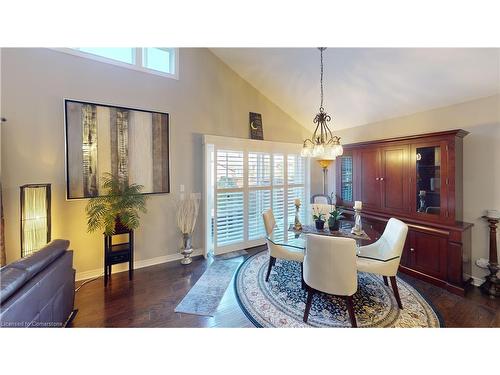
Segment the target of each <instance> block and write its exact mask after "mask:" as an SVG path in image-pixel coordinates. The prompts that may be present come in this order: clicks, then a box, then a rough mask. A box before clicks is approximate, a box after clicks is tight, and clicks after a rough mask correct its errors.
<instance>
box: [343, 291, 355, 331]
mask: <svg viewBox="0 0 500 375" xmlns="http://www.w3.org/2000/svg"><path fill="white" fill-rule="evenodd" d="M345 302H346V304H347V311H348V312H349V317H350V318H351V326H352V327H353V328H357V327H358V325H357V323H356V315H355V314H354V304H353V303H352V296H347V297H345Z"/></svg>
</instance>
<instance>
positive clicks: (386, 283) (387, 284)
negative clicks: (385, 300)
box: [382, 276, 389, 286]
mask: <svg viewBox="0 0 500 375" xmlns="http://www.w3.org/2000/svg"><path fill="white" fill-rule="evenodd" d="M382 277H383V278H384V284H385V286H389V282H388V281H387V276H382Z"/></svg>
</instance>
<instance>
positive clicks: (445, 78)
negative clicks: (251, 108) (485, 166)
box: [212, 48, 500, 129]
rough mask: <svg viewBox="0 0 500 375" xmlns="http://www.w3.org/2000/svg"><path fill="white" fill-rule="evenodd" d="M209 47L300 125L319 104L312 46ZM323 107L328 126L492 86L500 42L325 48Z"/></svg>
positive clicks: (499, 64)
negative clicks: (479, 45)
mask: <svg viewBox="0 0 500 375" xmlns="http://www.w3.org/2000/svg"><path fill="white" fill-rule="evenodd" d="M212 51H213V52H214V53H215V54H216V55H217V56H218V57H219V58H220V59H222V60H223V61H224V62H225V63H226V64H228V65H229V66H230V67H231V68H232V69H233V70H234V71H236V72H237V73H238V74H239V75H240V76H242V77H243V78H244V79H245V80H247V81H248V82H250V84H252V85H253V86H254V87H256V88H257V89H258V90H259V91H260V92H262V93H263V94H264V95H266V96H267V97H268V98H269V99H270V100H272V101H273V102H274V103H276V104H277V105H278V106H279V107H281V108H282V109H283V110H284V111H285V112H287V113H288V114H289V115H290V116H292V117H293V118H294V119H295V120H297V121H298V122H299V123H301V124H302V125H303V126H305V127H307V128H309V127H311V128H312V126H313V124H312V118H313V117H314V115H315V114H316V112H317V110H318V108H319V100H320V89H319V73H320V68H319V59H320V55H319V51H318V50H317V49H316V48H213V49H212ZM324 69H325V72H324V74H325V76H324V85H325V104H324V107H325V110H326V111H327V112H328V113H329V114H331V115H332V118H333V120H332V121H333V127H334V128H335V129H341V128H348V127H353V126H358V125H363V124H367V123H371V122H376V121H380V120H385V119H388V118H393V117H398V116H403V115H407V114H411V113H415V112H420V111H424V110H428V109H431V108H437V107H442V106H446V105H450V104H455V103H459V102H463V101H467V100H472V99H476V98H480V97H485V96H489V95H494V94H498V93H500V49H493V48H328V49H327V50H326V51H325V52H324Z"/></svg>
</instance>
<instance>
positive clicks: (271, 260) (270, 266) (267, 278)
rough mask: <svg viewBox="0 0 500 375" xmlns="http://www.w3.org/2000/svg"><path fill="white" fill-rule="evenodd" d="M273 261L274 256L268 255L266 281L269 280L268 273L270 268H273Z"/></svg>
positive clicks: (274, 259) (274, 260)
mask: <svg viewBox="0 0 500 375" xmlns="http://www.w3.org/2000/svg"><path fill="white" fill-rule="evenodd" d="M275 262H276V258H275V257H269V266H268V267H267V275H266V281H269V275H270V274H271V268H273V266H274V263H275Z"/></svg>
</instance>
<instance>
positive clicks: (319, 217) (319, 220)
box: [313, 207, 325, 230]
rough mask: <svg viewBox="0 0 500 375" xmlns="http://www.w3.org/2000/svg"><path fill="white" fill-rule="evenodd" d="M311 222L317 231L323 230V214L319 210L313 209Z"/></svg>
mask: <svg viewBox="0 0 500 375" xmlns="http://www.w3.org/2000/svg"><path fill="white" fill-rule="evenodd" d="M313 220H314V224H315V225H316V229H317V230H323V228H324V227H325V214H324V213H323V212H321V209H320V208H317V207H313Z"/></svg>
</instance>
